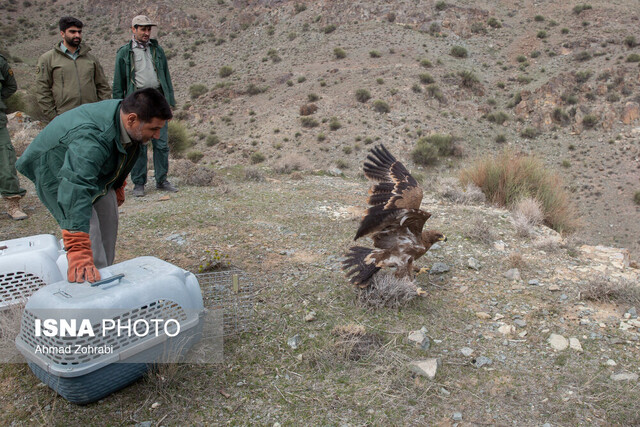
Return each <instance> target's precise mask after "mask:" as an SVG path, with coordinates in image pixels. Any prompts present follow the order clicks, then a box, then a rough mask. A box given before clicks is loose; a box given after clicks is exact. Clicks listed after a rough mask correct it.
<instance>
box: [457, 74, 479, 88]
mask: <svg viewBox="0 0 640 427" xmlns="http://www.w3.org/2000/svg"><path fill="white" fill-rule="evenodd" d="M458 75H459V76H460V85H461V86H463V87H466V88H472V87H473V86H474V85H476V84H477V83H479V82H480V80H479V79H478V77H477V76H476V75H475V74H474V73H473V72H472V71H459V72H458Z"/></svg>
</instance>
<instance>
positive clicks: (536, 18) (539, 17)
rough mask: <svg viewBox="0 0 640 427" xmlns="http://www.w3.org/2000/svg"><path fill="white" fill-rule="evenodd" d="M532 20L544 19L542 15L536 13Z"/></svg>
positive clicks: (541, 20)
mask: <svg viewBox="0 0 640 427" xmlns="http://www.w3.org/2000/svg"><path fill="white" fill-rule="evenodd" d="M533 20H534V21H536V22H543V21H544V16H542V15H536V16H534V17H533Z"/></svg>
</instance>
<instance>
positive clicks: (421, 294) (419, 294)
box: [416, 288, 427, 297]
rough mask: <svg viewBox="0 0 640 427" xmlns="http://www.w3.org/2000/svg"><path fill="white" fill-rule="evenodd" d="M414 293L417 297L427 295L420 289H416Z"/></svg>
mask: <svg viewBox="0 0 640 427" xmlns="http://www.w3.org/2000/svg"><path fill="white" fill-rule="evenodd" d="M416 293H417V294H418V296H419V297H423V296H426V295H427V291H425V290H423V289H422V288H418V289H416Z"/></svg>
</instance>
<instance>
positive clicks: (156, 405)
mask: <svg viewBox="0 0 640 427" xmlns="http://www.w3.org/2000/svg"><path fill="white" fill-rule="evenodd" d="M160 405H161V403H160V402H153V404H152V405H151V409H156V408H159V407H160Z"/></svg>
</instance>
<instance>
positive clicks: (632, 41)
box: [624, 36, 638, 49]
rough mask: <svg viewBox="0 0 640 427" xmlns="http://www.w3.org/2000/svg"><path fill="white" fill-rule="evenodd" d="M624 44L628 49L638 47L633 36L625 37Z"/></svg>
mask: <svg viewBox="0 0 640 427" xmlns="http://www.w3.org/2000/svg"><path fill="white" fill-rule="evenodd" d="M624 44H625V46H627V47H628V48H629V49H632V48H634V47H636V46H637V45H638V42H637V41H636V38H635V37H634V36H627V37H625V39H624Z"/></svg>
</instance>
